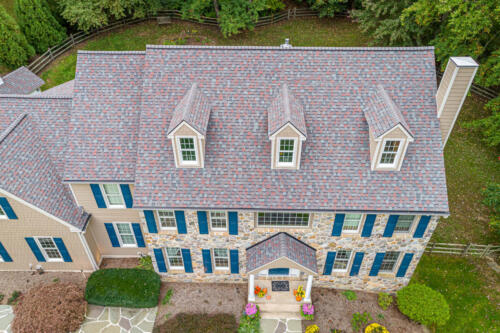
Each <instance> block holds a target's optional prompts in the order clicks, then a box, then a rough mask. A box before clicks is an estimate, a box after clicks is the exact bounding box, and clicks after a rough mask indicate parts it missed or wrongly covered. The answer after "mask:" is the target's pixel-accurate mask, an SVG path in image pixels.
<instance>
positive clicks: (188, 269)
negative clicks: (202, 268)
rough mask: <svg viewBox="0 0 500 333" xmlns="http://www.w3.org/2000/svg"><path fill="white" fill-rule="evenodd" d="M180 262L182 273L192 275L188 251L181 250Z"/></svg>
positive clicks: (189, 252)
mask: <svg viewBox="0 0 500 333" xmlns="http://www.w3.org/2000/svg"><path fill="white" fill-rule="evenodd" d="M181 253H182V261H183V262H184V271H185V272H186V273H193V264H192V262H191V251H189V249H181Z"/></svg>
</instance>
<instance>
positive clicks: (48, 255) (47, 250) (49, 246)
mask: <svg viewBox="0 0 500 333" xmlns="http://www.w3.org/2000/svg"><path fill="white" fill-rule="evenodd" d="M34 238H35V240H36V242H37V244H38V246H39V247H40V249H42V254H43V256H44V257H45V260H47V261H63V257H62V256H61V252H59V249H58V248H57V246H56V243H55V242H54V239H53V238H52V237H43V236H40V237H34Z"/></svg>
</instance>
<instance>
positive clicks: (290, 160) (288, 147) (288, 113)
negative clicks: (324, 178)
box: [267, 84, 307, 169]
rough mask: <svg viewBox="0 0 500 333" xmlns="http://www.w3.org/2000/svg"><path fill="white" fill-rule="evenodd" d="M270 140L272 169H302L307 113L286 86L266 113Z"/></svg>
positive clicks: (281, 89)
mask: <svg viewBox="0 0 500 333" xmlns="http://www.w3.org/2000/svg"><path fill="white" fill-rule="evenodd" d="M267 121H268V135H269V140H271V168H272V169H299V168H300V155H301V153H302V142H303V141H305V140H306V137H307V132H306V122H305V119H304V109H303V107H302V106H301V105H300V104H299V102H298V101H297V100H296V99H295V97H294V96H293V95H292V93H291V92H290V90H289V88H288V85H286V84H283V85H282V86H281V88H280V90H279V91H278V94H277V96H276V97H275V98H274V100H273V101H272V103H271V105H270V106H269V109H268V111H267Z"/></svg>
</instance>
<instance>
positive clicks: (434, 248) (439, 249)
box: [425, 242, 500, 258]
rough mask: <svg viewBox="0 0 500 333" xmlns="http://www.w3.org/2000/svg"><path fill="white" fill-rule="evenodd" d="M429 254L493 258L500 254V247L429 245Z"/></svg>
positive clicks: (426, 250)
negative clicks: (492, 256)
mask: <svg viewBox="0 0 500 333" xmlns="http://www.w3.org/2000/svg"><path fill="white" fill-rule="evenodd" d="M425 252H427V253H441V254H454V255H459V256H479V257H481V258H482V257H484V256H491V255H498V254H500V245H494V244H489V245H478V244H450V243H430V242H429V243H428V244H427V247H426V248H425Z"/></svg>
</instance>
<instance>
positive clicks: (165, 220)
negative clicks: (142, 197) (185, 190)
mask: <svg viewBox="0 0 500 333" xmlns="http://www.w3.org/2000/svg"><path fill="white" fill-rule="evenodd" d="M158 221H160V228H161V229H165V230H176V229H177V220H176V219H175V213H174V211H173V210H163V209H162V210H158Z"/></svg>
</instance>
